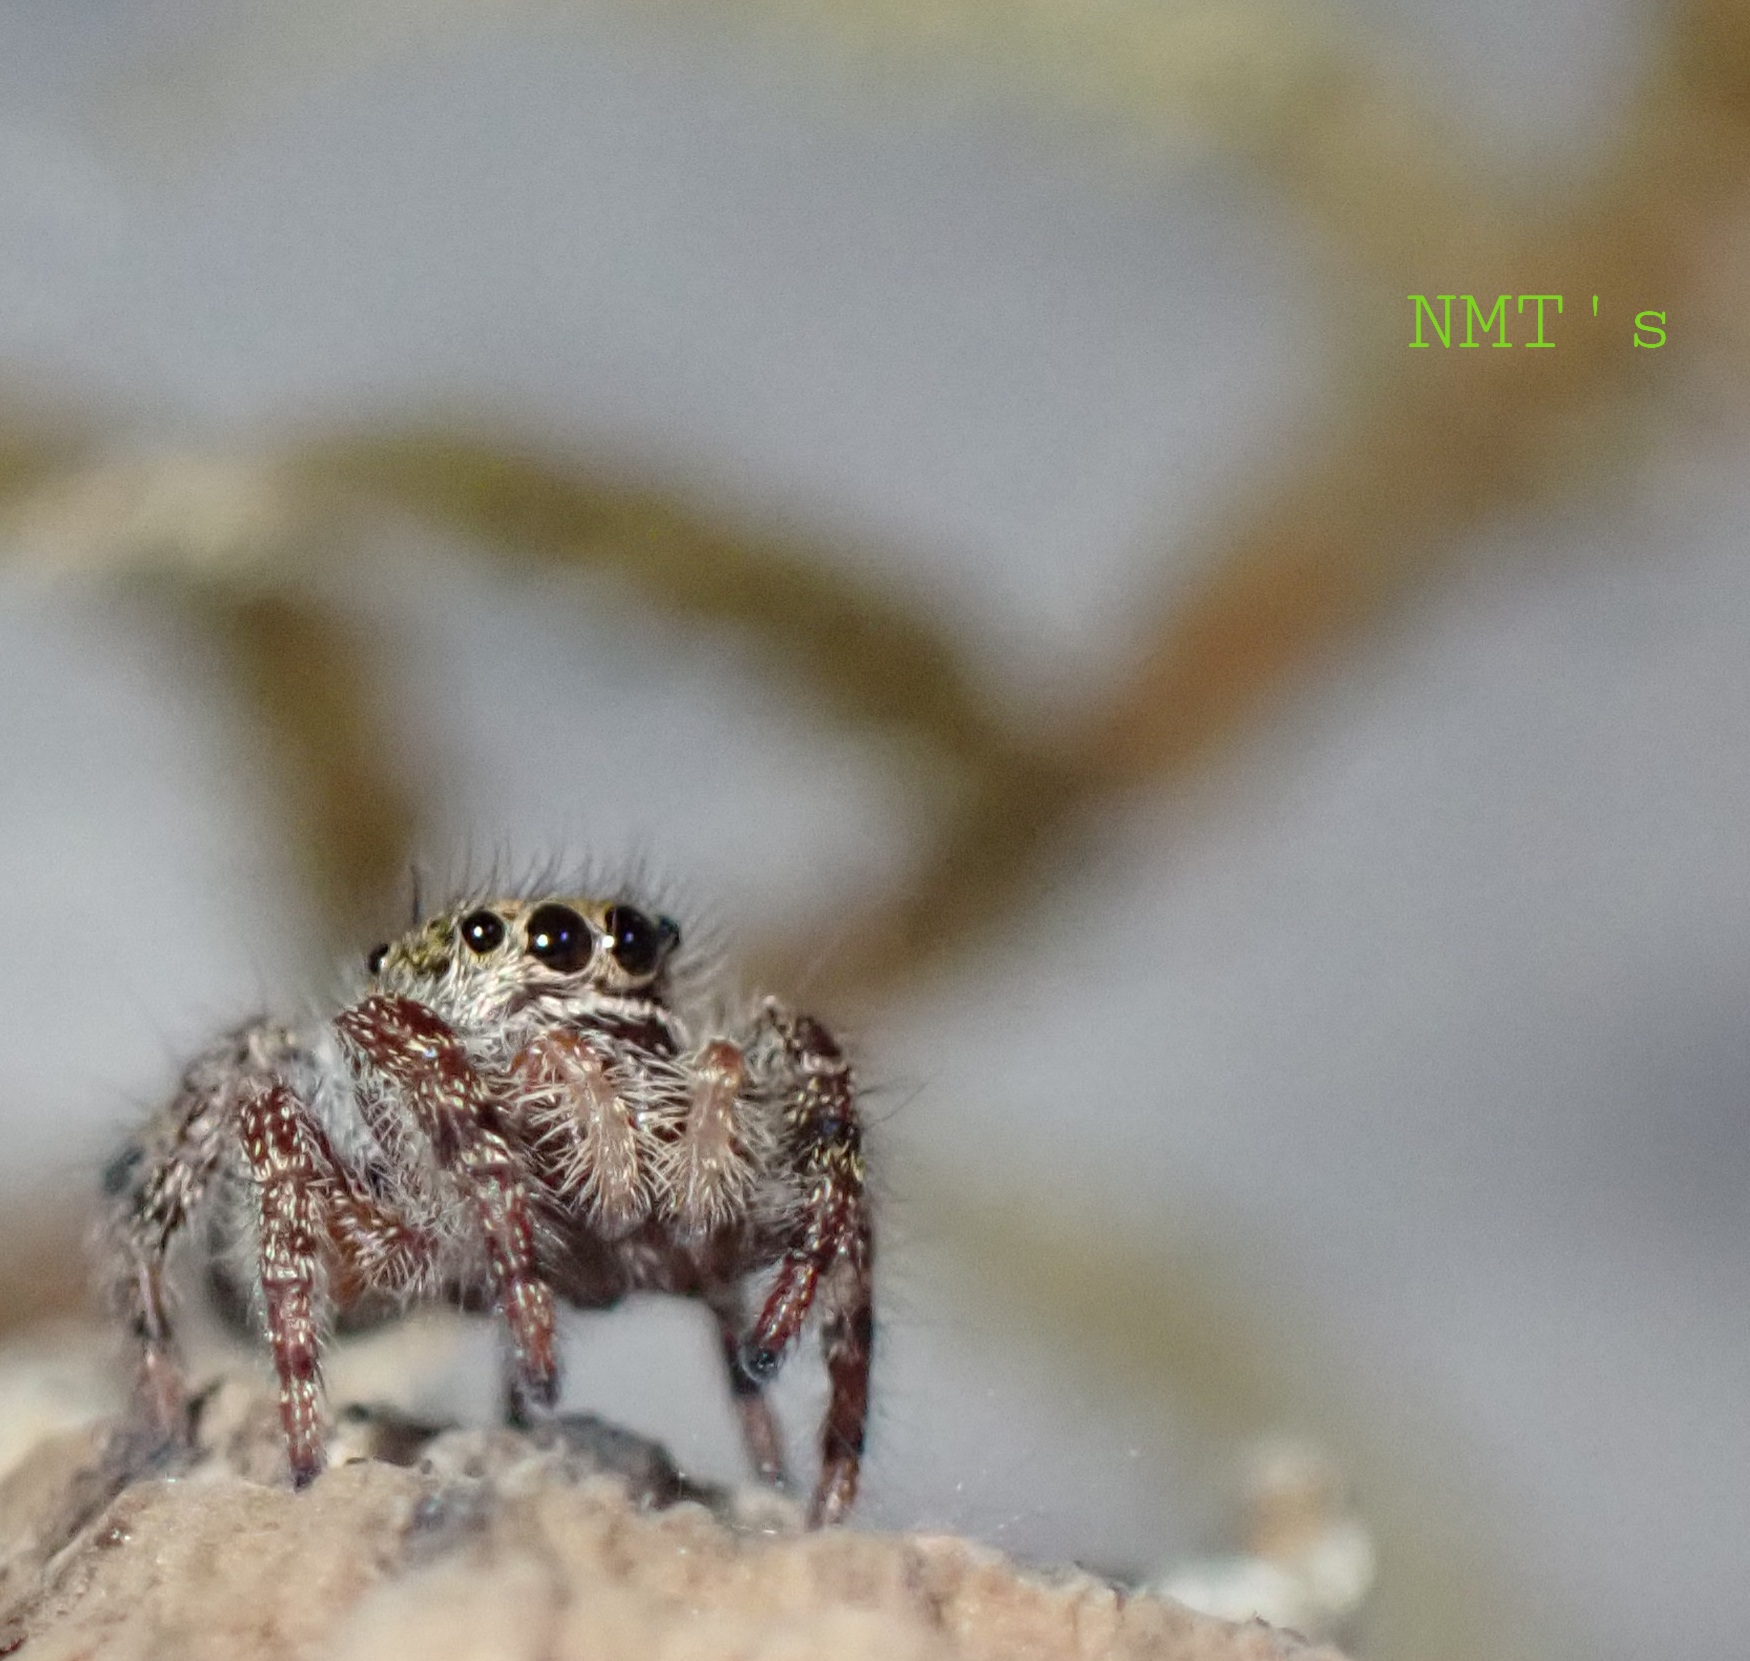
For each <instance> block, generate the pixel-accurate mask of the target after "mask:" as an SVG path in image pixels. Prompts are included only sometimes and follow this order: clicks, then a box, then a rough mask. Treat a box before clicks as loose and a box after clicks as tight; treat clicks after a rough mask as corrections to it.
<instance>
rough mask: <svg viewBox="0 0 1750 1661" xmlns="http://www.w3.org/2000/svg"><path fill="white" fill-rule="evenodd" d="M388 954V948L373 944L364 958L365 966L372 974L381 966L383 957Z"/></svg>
mask: <svg viewBox="0 0 1750 1661" xmlns="http://www.w3.org/2000/svg"><path fill="white" fill-rule="evenodd" d="M388 955H389V948H388V947H387V946H373V947H372V948H371V955H370V956H369V957H367V958H366V959H365V968H366V969H367V970H368V971H369V972H370V973H371V974H373V975H374V974H375V973H376V972H377V971H378V970H379V969H381V968H382V967H383V959H384V958H386V957H387V956H388Z"/></svg>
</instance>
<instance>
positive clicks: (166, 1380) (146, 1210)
mask: <svg viewBox="0 0 1750 1661" xmlns="http://www.w3.org/2000/svg"><path fill="white" fill-rule="evenodd" d="M265 1031H266V1029H265V1028H254V1027H252V1028H246V1029H244V1030H243V1031H242V1032H239V1033H236V1034H234V1035H232V1036H231V1037H229V1038H227V1039H225V1040H224V1042H223V1043H222V1044H220V1045H217V1046H215V1047H214V1048H213V1049H212V1050H210V1051H209V1052H208V1053H207V1054H205V1055H203V1056H201V1057H200V1058H199V1059H198V1060H197V1061H195V1062H194V1063H193V1064H192V1065H191V1066H190V1067H189V1068H188V1070H187V1072H186V1073H185V1074H184V1075H183V1079H182V1083H181V1086H180V1088H179V1089H178V1090H177V1092H176V1094H175V1095H174V1096H172V1097H171V1098H170V1100H169V1101H168V1102H166V1103H165V1104H164V1106H163V1107H162V1108H160V1109H159V1110H158V1111H157V1112H156V1113H155V1114H153V1115H152V1117H151V1118H150V1119H149V1120H148V1121H147V1122H146V1124H145V1125H144V1126H143V1127H142V1129H141V1130H140V1132H139V1133H138V1134H137V1135H136V1136H135V1137H134V1138H133V1139H131V1140H130V1141H129V1142H128V1143H127V1145H126V1146H124V1147H123V1148H122V1150H121V1152H120V1153H119V1154H117V1155H116V1157H115V1158H114V1159H112V1160H111V1161H110V1163H109V1165H108V1166H107V1167H106V1168H105V1170H104V1176H103V1187H104V1192H105V1194H106V1195H107V1196H108V1198H109V1200H110V1201H111V1202H112V1206H113V1210H112V1213H111V1216H110V1219H109V1226H108V1235H107V1244H108V1247H109V1251H108V1256H109V1260H110V1264H111V1276H112V1278H111V1283H110V1301H111V1302H112V1303H113V1304H114V1306H115V1307H116V1308H117V1310H118V1311H119V1312H120V1313H121V1314H122V1316H123V1317H124V1318H125V1319H126V1321H127V1323H128V1327H129V1330H130V1331H131V1332H132V1333H133V1334H134V1337H135V1339H136V1340H137V1342H138V1344H139V1374H138V1379H137V1385H136V1395H137V1398H138V1400H139V1403H140V1406H141V1408H142V1409H143V1411H144V1414H145V1417H146V1418H147V1420H148V1421H149V1423H150V1424H151V1427H152V1429H153V1430H154V1431H155V1432H156V1433H157V1434H159V1435H161V1436H180V1435H181V1434H183V1433H184V1432H185V1430H186V1425H185V1424H184V1407H185V1391H184V1388H183V1381H182V1369H181V1364H180V1361H179V1358H178V1355H177V1345H176V1335H175V1330H174V1326H173V1323H172V1321H171V1311H170V1298H169V1289H168V1287H167V1285H166V1283H165V1264H166V1260H167V1259H168V1257H169V1255H170V1250H171V1247H172V1246H173V1245H174V1244H175V1241H176V1238H177V1236H178V1235H180V1234H181V1233H182V1231H183V1229H184V1228H186V1227H187V1225H188V1222H189V1219H190V1217H191V1216H192V1215H193V1213H194V1211H195V1208H196V1207H197V1206H198V1205H199V1204H200V1201H201V1197H202V1195H203V1194H204V1193H205V1192H206V1189H207V1187H208V1185H209V1183H210V1182H211V1181H212V1179H213V1175H214V1173H215V1172H216V1171H217V1170H218V1168H219V1165H220V1162H221V1160H222V1159H223V1157H224V1155H225V1152H226V1150H227V1148H228V1147H229V1146H230V1145H231V1143H232V1140H233V1138H234V1136H235V1133H236V1122H235V1113H236V1105H237V1087H238V1085H239V1084H240V1083H242V1082H243V1081H245V1080H246V1079H247V1078H248V1077H249V1076H250V1074H251V1072H252V1070H253V1069H254V1068H255V1067H256V1065H257V1063H256V1062H255V1060H254V1058H253V1054H252V1052H253V1050H254V1048H255V1041H256V1039H257V1037H258V1035H260V1034H261V1033H263V1032H265Z"/></svg>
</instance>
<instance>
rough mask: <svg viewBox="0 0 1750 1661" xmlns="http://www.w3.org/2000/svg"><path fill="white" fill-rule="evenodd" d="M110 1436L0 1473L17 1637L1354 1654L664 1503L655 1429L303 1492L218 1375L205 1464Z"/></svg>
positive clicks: (248, 1393) (500, 1439)
mask: <svg viewBox="0 0 1750 1661" xmlns="http://www.w3.org/2000/svg"><path fill="white" fill-rule="evenodd" d="M381 1428H382V1427H374V1428H372V1429H369V1430H365V1431H362V1432H361V1431H355V1437H357V1436H369V1435H376V1434H381ZM402 1428H403V1429H404V1428H405V1427H402ZM109 1434H110V1433H109V1431H108V1430H106V1429H105V1428H104V1427H97V1428H95V1429H87V1430H84V1431H74V1432H70V1433H66V1434H63V1435H60V1436H56V1437H51V1438H50V1439H48V1440H46V1441H44V1442H43V1443H42V1444H40V1445H39V1447H38V1448H37V1449H36V1450H35V1452H34V1453H33V1454H31V1455H30V1456H29V1457H28V1458H27V1459H26V1460H25V1461H24V1462H23V1463H22V1464H21V1465H19V1466H18V1467H17V1468H16V1469H15V1470H14V1471H13V1473H12V1474H11V1476H10V1477H8V1478H7V1479H6V1481H5V1482H4V1484H0V1653H5V1654H13V1653H17V1654H19V1655H21V1656H26V1657H29V1658H30V1661H48V1658H51V1657H52V1658H55V1661H62V1658H65V1661H72V1658H73V1657H81V1658H92V1661H96V1658H121V1657H127V1658H129V1661H134V1658H139V1661H147V1658H151V1657H165V1658H170V1657H175V1658H177V1661H204V1658H207V1657H211V1658H213V1661H221V1658H222V1661H249V1658H255V1657H262V1658H266V1657H274V1658H280V1657H284V1658H287V1661H289V1658H291V1657H294V1656H297V1657H325V1658H333V1661H364V1658H366V1657H372V1658H375V1657H384V1656H397V1655H418V1656H421V1657H426V1658H429V1661H445V1658H448V1657H457V1658H460V1657H469V1658H478V1661H488V1658H491V1661H521V1658H523V1657H528V1658H529V1661H534V1658H535V1657H540V1658H542V1661H586V1658H587V1661H618V1658H625V1661H633V1658H636V1661H716V1658H724V1661H727V1658H730V1657H734V1658H736V1661H803V1658H804V1657H813V1656H832V1657H834V1658H835V1661H860V1658H862V1657H868V1658H869V1661H877V1658H879V1661H959V1658H964V1661H1026V1658H1029V1657H1038V1658H1040V1661H1050V1658H1054V1657H1064V1658H1066V1661H1068V1658H1071V1657H1074V1658H1076V1661H1102V1658H1106V1657H1110V1658H1112V1661H1120V1658H1126V1661H1128V1658H1134V1661H1144V1658H1152V1661H1276V1658H1279V1657H1288V1656H1300V1657H1302V1658H1304V1661H1318V1658H1319V1657H1324V1658H1325V1661H1338V1658H1337V1656H1336V1652H1335V1651H1333V1650H1329V1649H1312V1648H1310V1647H1308V1646H1306V1645H1303V1644H1301V1643H1300V1642H1299V1641H1298V1640H1296V1639H1294V1638H1292V1637H1291V1636H1288V1635H1284V1634H1281V1633H1277V1632H1275V1631H1273V1630H1271V1629H1270V1628H1267V1627H1265V1626H1263V1625H1261V1624H1259V1623H1253V1624H1251V1625H1248V1626H1243V1627H1239V1626H1231V1625H1229V1624H1227V1623H1226V1622H1222V1621H1216V1620H1212V1619H1209V1618H1207V1617H1204V1616H1201V1615H1195V1614H1193V1613H1191V1612H1190V1611H1189V1610H1186V1609H1184V1608H1182V1607H1180V1606H1179V1605H1177V1604H1174V1603H1172V1602H1170V1601H1168V1600H1165V1599H1159V1598H1153V1597H1147V1596H1141V1595H1127V1594H1124V1593H1122V1592H1120V1591H1118V1590H1115V1589H1114V1588H1113V1587H1111V1586H1110V1585H1108V1584H1106V1583H1105V1582H1102V1581H1099V1580H1096V1579H1093V1578H1092V1577H1090V1576H1087V1575H1085V1574H1082V1573H1079V1572H1065V1573H1062V1574H1051V1575H1039V1574H1033V1573H1023V1572H1021V1571H1019V1570H1017V1568H1016V1567H1015V1566H1014V1565H1013V1564H1012V1563H1010V1562H1009V1561H1008V1560H1007V1559H1006V1558H1004V1557H1002V1556H1001V1555H999V1554H998V1553H996V1552H993V1551H991V1550H989V1549H988V1548H986V1547H982V1546H978V1545H974V1544H972V1543H970V1542H967V1541H964V1540H960V1539H956V1538H952V1537H947V1536H927V1535H911V1536H905V1535H879V1534H865V1533H862V1532H860V1531H857V1530H855V1529H841V1530H834V1531H830V1532H827V1533H815V1534H809V1533H802V1532H797V1531H796V1529H795V1527H794V1525H793V1523H792V1522H790V1521H789V1520H788V1519H787V1518H786V1516H785V1515H784V1513H783V1509H782V1508H781V1507H773V1506H772V1505H771V1504H770V1503H769V1502H762V1501H760V1500H759V1499H757V1498H755V1499H750V1498H749V1497H747V1496H740V1495H726V1494H723V1493H721V1492H716V1491H710V1492H705V1491H701V1493H702V1500H701V1501H691V1500H689V1501H683V1502H681V1503H677V1504H672V1505H662V1504H660V1503H659V1492H658V1491H659V1490H662V1489H664V1488H665V1487H667V1486H668V1485H669V1482H670V1478H671V1476H672V1473H671V1472H670V1471H669V1470H668V1469H667V1468H666V1467H664V1466H663V1465H662V1463H661V1461H660V1459H659V1458H654V1459H653V1457H652V1450H650V1449H649V1448H648V1447H647V1446H646V1445H643V1444H639V1445H637V1446H636V1447H632V1448H630V1449H615V1450H614V1451H615V1454H616V1456H623V1455H625V1454H627V1453H628V1452H629V1453H630V1454H631V1455H632V1458H631V1459H630V1460H629V1461H627V1463H628V1468H629V1469H630V1470H632V1471H633V1473H634V1474H633V1475H632V1476H630V1477H623V1476H606V1475H602V1474H600V1472H599V1470H592V1466H594V1465H595V1464H597V1461H596V1460H595V1459H594V1458H592V1457H591V1456H589V1455H587V1454H584V1453H580V1452H579V1451H578V1450H577V1449H576V1448H572V1449H570V1450H567V1451H564V1452H560V1451H555V1450H553V1449H546V1450H542V1449H538V1448H536V1447H534V1446H533V1445H532V1444H531V1443H530V1442H529V1441H528V1440H526V1439H525V1438H523V1437H521V1436H518V1435H515V1434H512V1433H510V1432H478V1431H446V1432H442V1433H440V1434H438V1435H437V1436H436V1437H435V1438H433V1439H430V1440H428V1441H426V1442H425V1444H424V1446H423V1448H422V1449H421V1450H419V1453H418V1458H417V1462H416V1463H415V1464H412V1465H397V1464H390V1463H387V1462H384V1461H382V1460H377V1459H362V1458H361V1459H356V1460H354V1461H353V1462H351V1463H341V1464H338V1465H337V1466H336V1468H334V1469H332V1470H330V1471H329V1472H328V1474H326V1475H325V1476H323V1477H322V1478H321V1479H319V1480H318V1481H317V1482H316V1483H315V1485H314V1486H313V1487H311V1488H310V1489H309V1491H308V1492H306V1493H304V1494H301V1495H296V1494H293V1493H292V1492H291V1491H290V1489H289V1488H287V1487H285V1486H284V1485H283V1483H282V1482H281V1481H280V1480H279V1479H278V1476H277V1471H276V1466H277V1464H278V1459H277V1454H278V1448H277V1436H276V1432H275V1427H274V1413H273V1406H272V1402H271V1400H270V1399H269V1398H268V1396H267V1395H266V1394H265V1393H264V1392H263V1391H262V1390H261V1388H260V1387H259V1386H257V1385H245V1384H227V1385H226V1386H224V1387H223V1388H222V1389H221V1390H220V1391H219V1392H218V1394H217V1395H216V1396H214V1397H212V1398H210V1399H209V1401H208V1402H207V1405H206V1407H205V1409H204V1411H203V1413H202V1415H201V1418H200V1431H199V1438H200V1443H201V1449H200V1452H199V1454H198V1456H197V1458H196V1459H195V1461H194V1463H193V1464H192V1465H191V1466H190V1467H189V1468H187V1469H186V1470H185V1471H183V1472H182V1473H181V1474H177V1475H174V1476H168V1477H167V1476H147V1477H145V1478H142V1479H138V1480H135V1481H133V1482H131V1483H126V1484H120V1485H119V1492H118V1491H117V1488H118V1482H117V1479H116V1478H115V1477H114V1476H112V1475H110V1474H108V1469H109V1468H110V1467H112V1466H113V1460H114V1451H113V1450H114V1444H113V1443H111V1442H110V1441H109ZM353 1445H354V1446H355V1447H358V1446H361V1445H362V1444H361V1443H359V1442H358V1441H356V1440H355V1442H354V1444H353ZM345 1446H346V1444H345V1443H344V1441H343V1443H342V1449H343V1451H344V1448H345ZM412 1451H413V1450H411V1449H408V1450H406V1452H405V1453H404V1455H403V1456H404V1457H410V1456H411V1455H412ZM705 1501H708V1502H709V1503H708V1504H707V1503H704V1502H705ZM723 1517H730V1518H733V1519H735V1520H734V1521H732V1522H725V1521H723V1520H721V1519H722V1518H723ZM756 1525H757V1526H756Z"/></svg>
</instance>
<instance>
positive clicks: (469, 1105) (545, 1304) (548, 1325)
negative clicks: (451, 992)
mask: <svg viewBox="0 0 1750 1661" xmlns="http://www.w3.org/2000/svg"><path fill="white" fill-rule="evenodd" d="M335 1027H336V1030H337V1031H338V1032H339V1033H340V1036H341V1039H342V1041H343V1042H344V1043H345V1044H346V1046H347V1048H348V1049H349V1050H350V1051H351V1052H352V1054H353V1055H354V1056H355V1058H357V1059H358V1061H359V1062H360V1063H361V1064H362V1065H363V1066H365V1067H367V1068H371V1069H374V1070H376V1071H377V1072H379V1073H382V1074H384V1075H386V1076H387V1077H388V1078H389V1079H391V1080H392V1081H393V1082H394V1083H395V1084H396V1085H397V1086H398V1087H399V1089H400V1092H401V1096H402V1099H403V1100H404V1101H405V1103H406V1105H407V1107H408V1109H409V1111H410V1112H411V1113H412V1114H413V1116H414V1119H415V1121H416V1122H417V1123H418V1125H419V1127H420V1129H421V1130H422V1131H423V1132H424V1134H425V1136H426V1138H427V1139H428V1140H429V1142H430V1144H431V1148H432V1151H433V1153H434V1154H435V1155H436V1157H437V1160H438V1163H439V1164H440V1165H442V1166H443V1167H444V1169H445V1170H446V1171H448V1172H449V1173H450V1175H451V1176H452V1177H453V1178H454V1180H455V1181H456V1183H457V1185H458V1186H459V1187H460V1188H461V1190H462V1192H463V1194H464V1195H465V1196H466V1199H467V1202H468V1205H469V1208H470V1209H471V1211H472V1213H473V1220H474V1223H475V1226H476V1227H477V1228H478V1229H479V1231H480V1236H481V1238H482V1239H483V1240H484V1242H485V1246H486V1256H487V1262H488V1265H489V1267H490V1272H491V1279H492V1295H493V1297H494V1299H495V1300H496V1301H497V1303H498V1306H499V1308H500V1309H501V1310H502V1311H503V1313H504V1321H505V1325H506V1327H507V1328H508V1329H509V1332H510V1342H511V1354H512V1362H513V1365H514V1367H515V1384H514V1389H515V1391H516V1393H517V1398H518V1401H519V1404H520V1405H521V1407H522V1410H523V1411H524V1412H525V1413H528V1412H531V1411H545V1410H549V1409H551V1408H552V1406H553V1404H554V1403H555V1402H556V1401H557V1399H558V1395H559V1368H558V1356H557V1351H556V1345H555V1339H554V1311H553V1293H552V1289H551V1288H550V1287H549V1286H548V1285H547V1283H546V1282H545V1281H544V1280H543V1279H542V1278H541V1276H540V1274H539V1272H538V1271H537V1269H536V1265H535V1229H534V1217H533V1212H532V1209H531V1205H530V1199H529V1192H528V1186H527V1184H526V1183H525V1182H524V1180H523V1178H522V1175H521V1174H520V1171H519V1168H518V1165H517V1161H516V1155H515V1153H514V1151H513V1149H512V1146H511V1143H510V1141H509V1139H508V1138H507V1137H506V1136H505V1135H504V1133H503V1131H502V1129H501V1127H500V1121H499V1113H498V1108H497V1106H496V1104H495V1103H494V1101H493V1099H492V1096H491V1093H490V1092H489V1091H488V1089H487V1087H486V1085H485V1083H484V1081H483V1080H482V1079H481V1077H480V1075H479V1073H477V1072H476V1071H475V1069H474V1066H473V1064H472V1063H471V1062H470V1061H469V1059H468V1054H467V1051H466V1049H465V1048H464V1046H463V1044H462V1041H461V1039H460V1038H459V1037H457V1035H456V1033H455V1031H454V1030H453V1029H452V1028H451V1027H450V1026H449V1024H448V1023H447V1022H445V1021H444V1020H443V1019H442V1018H441V1017H440V1016H438V1015H436V1014H434V1013H433V1012H432V1011H431V1010H430V1009H428V1008H426V1006H425V1005H424V1004H421V1003H416V1002H415V1001H414V1000H413V999H411V998H398V997H371V998H366V999H365V1000H364V1001H363V1002H362V1003H358V1004H355V1005H353V1006H352V1008H350V1009H347V1010H343V1011H342V1012H341V1013H340V1015H338V1016H337V1017H336V1018H335Z"/></svg>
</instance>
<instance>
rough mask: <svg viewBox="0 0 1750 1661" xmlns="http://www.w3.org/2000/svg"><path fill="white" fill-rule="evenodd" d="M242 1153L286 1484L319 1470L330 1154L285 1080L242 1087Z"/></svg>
mask: <svg viewBox="0 0 1750 1661" xmlns="http://www.w3.org/2000/svg"><path fill="white" fill-rule="evenodd" d="M239 1121H240V1122H239V1126H238V1128H239V1131H240V1133H241V1136H242V1141H243V1157H244V1159H245V1161H246V1162H247V1164H248V1166H249V1174H250V1176H251V1178H252V1179H253V1180H254V1183H255V1212H256V1225H257V1249H258V1252H259V1258H260V1272H261V1297H262V1310H263V1315H264V1317H265V1320H266V1325H267V1341H268V1344H269V1346H270V1348H271V1349H272V1351H273V1364H274V1371H275V1372H277V1373H278V1374H279V1383H280V1423H281V1425H282V1426H283V1427H284V1429H285V1436H286V1457H287V1460H288V1461H289V1463H290V1465H291V1468H292V1485H293V1486H294V1487H296V1488H302V1487H304V1486H305V1485H306V1484H308V1483H309V1482H310V1481H312V1480H313V1479H314V1478H315V1477H316V1476H317V1475H319V1474H320V1472H321V1470H322V1458H323V1450H322V1419H321V1410H320V1401H321V1391H322V1382H321V1367H320V1362H321V1311H320V1309H319V1307H318V1297H319V1285H318V1281H319V1273H320V1268H321V1252H322V1239H323V1229H324V1225H325V1221H326V1216H325V1212H326V1205H325V1200H326V1197H327V1196H326V1192H325V1189H326V1184H325V1181H324V1177H325V1174H326V1173H327V1171H329V1170H331V1169H332V1166H331V1165H330V1164H329V1161H330V1160H331V1157H332V1156H330V1155H328V1154H327V1153H326V1151H325V1149H323V1146H322V1142H321V1138H320V1132H319V1131H318V1130H317V1127H316V1126H315V1125H314V1124H313V1123H312V1122H311V1119H310V1115H309V1111H308V1109H307V1108H306V1107H305V1106H304V1104H303V1103H302V1102H301V1101H299V1100H298V1098H297V1096H295V1095H294V1094H293V1093H292V1091H291V1090H290V1089H288V1088H287V1087H286V1086H285V1085H284V1084H282V1083H279V1082H277V1081H276V1082H274V1083H272V1084H267V1083H262V1084H258V1085H256V1086H255V1087H254V1088H251V1089H249V1090H247V1091H246V1092H245V1093H244V1097H243V1104H242V1110H241V1113H240V1115H239Z"/></svg>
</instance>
